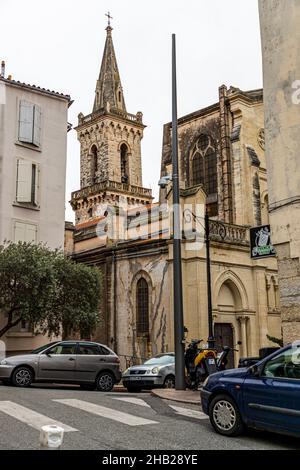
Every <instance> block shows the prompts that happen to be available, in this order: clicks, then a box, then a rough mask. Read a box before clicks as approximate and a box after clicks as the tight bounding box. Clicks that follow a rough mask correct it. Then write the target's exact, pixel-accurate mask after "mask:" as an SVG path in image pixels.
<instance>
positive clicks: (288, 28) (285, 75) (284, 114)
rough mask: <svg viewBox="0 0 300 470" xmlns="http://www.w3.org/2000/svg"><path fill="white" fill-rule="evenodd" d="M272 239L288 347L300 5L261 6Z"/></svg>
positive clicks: (298, 310)
mask: <svg viewBox="0 0 300 470" xmlns="http://www.w3.org/2000/svg"><path fill="white" fill-rule="evenodd" d="M259 10H260V23H261V36H262V54H263V72H264V99H265V132H266V158H267V165H268V184H269V210H270V223H271V227H272V240H273V244H274V245H275V248H276V251H277V256H278V268H279V293H280V303H281V311H282V328H283V337H284V342H285V343H287V342H290V341H292V340H294V339H299V338H300V263H299V256H300V177H299V168H300V152H299V148H300V99H299V95H300V93H299V88H300V81H299V80H300V28H299V24H300V2H299V0H289V1H288V2H284V1H278V0H268V1H267V2H266V1H263V0H260V1H259Z"/></svg>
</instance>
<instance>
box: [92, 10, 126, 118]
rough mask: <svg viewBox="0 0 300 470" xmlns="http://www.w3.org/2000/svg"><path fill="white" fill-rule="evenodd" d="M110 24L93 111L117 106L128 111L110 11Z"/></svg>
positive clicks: (107, 29)
mask: <svg viewBox="0 0 300 470" xmlns="http://www.w3.org/2000/svg"><path fill="white" fill-rule="evenodd" d="M106 16H108V25H107V27H106V33H107V36H106V42H105V46H104V52H103V57H102V63H101V69H100V74H99V79H98V80H97V84H96V95H95V101H94V108H93V112H95V111H97V110H98V109H101V108H106V109H108V110H109V109H111V108H117V109H119V110H121V111H125V112H126V106H125V100H124V95H123V90H122V84H121V78H120V74H119V69H118V64H117V59H116V54H115V50H114V45H113V40H112V34H111V32H112V29H113V28H112V27H111V26H110V20H111V19H112V17H111V16H110V14H109V13H108V15H106Z"/></svg>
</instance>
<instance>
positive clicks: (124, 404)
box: [0, 384, 300, 450]
mask: <svg viewBox="0 0 300 470" xmlns="http://www.w3.org/2000/svg"><path fill="white" fill-rule="evenodd" d="M53 423H58V424H59V425H61V426H62V427H64V429H65V436H64V442H63V447H62V448H63V449H95V450H100V449H101V450H128V449H143V450H189V449H190V450H201V449H213V450H214V449H231V450H235V449H237V450H238V449H249V450H251V449H253V450H256V449H257V450H263V449H299V447H300V440H299V439H296V438H291V437H287V436H280V435H276V434H269V433H262V432H257V431H248V432H247V433H246V434H245V435H244V436H242V437H238V438H225V437H222V436H219V435H218V434H216V433H215V432H214V431H213V430H212V428H211V426H210V423H209V419H208V418H207V417H206V416H205V415H204V414H203V413H202V411H201V408H200V406H199V407H198V406H197V405H187V404H182V403H177V402H176V403H175V402H171V401H167V400H162V399H160V398H158V397H153V396H151V395H150V393H137V394H131V393H130V394H129V393H124V392H122V393H120V392H119V393H118V392H111V393H101V392H97V391H83V390H80V389H79V388H76V387H64V386H58V387H54V386H51V387H46V386H45V385H42V386H37V385H34V386H32V387H31V388H28V389H20V388H14V387H8V386H3V385H1V384H0V433H1V434H0V449H39V429H40V427H41V426H43V425H44V424H53Z"/></svg>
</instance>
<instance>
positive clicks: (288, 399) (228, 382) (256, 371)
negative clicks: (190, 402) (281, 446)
mask: <svg viewBox="0 0 300 470" xmlns="http://www.w3.org/2000/svg"><path fill="white" fill-rule="evenodd" d="M201 402H202V408H203V411H204V413H206V414H207V415H209V418H210V422H211V424H212V426H213V427H214V429H215V431H216V432H218V433H219V434H222V435H224V436H237V435H239V434H241V433H242V432H243V430H244V428H245V427H253V428H257V429H262V430H267V431H273V432H279V433H282V434H290V435H295V436H299V437H300V341H295V342H294V343H292V344H290V345H288V346H286V347H284V348H282V349H280V350H278V351H276V352H274V353H273V354H271V355H270V356H268V357H266V358H264V359H263V360H261V361H259V362H258V363H257V364H255V365H252V366H251V367H248V368H241V369H231V370H225V371H223V372H218V373H216V374H212V375H210V376H209V377H208V378H207V379H206V381H205V382H204V384H203V389H202V391H201Z"/></svg>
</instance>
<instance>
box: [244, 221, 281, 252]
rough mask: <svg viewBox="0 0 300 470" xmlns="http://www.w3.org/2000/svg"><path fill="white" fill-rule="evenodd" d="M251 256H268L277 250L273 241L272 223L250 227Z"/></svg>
mask: <svg viewBox="0 0 300 470" xmlns="http://www.w3.org/2000/svg"><path fill="white" fill-rule="evenodd" d="M250 246H251V258H254V259H257V258H267V257H268V256H275V255H276V252H275V249H274V247H273V245H272V242H271V230H270V225H260V226H259V227H252V228H250Z"/></svg>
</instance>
